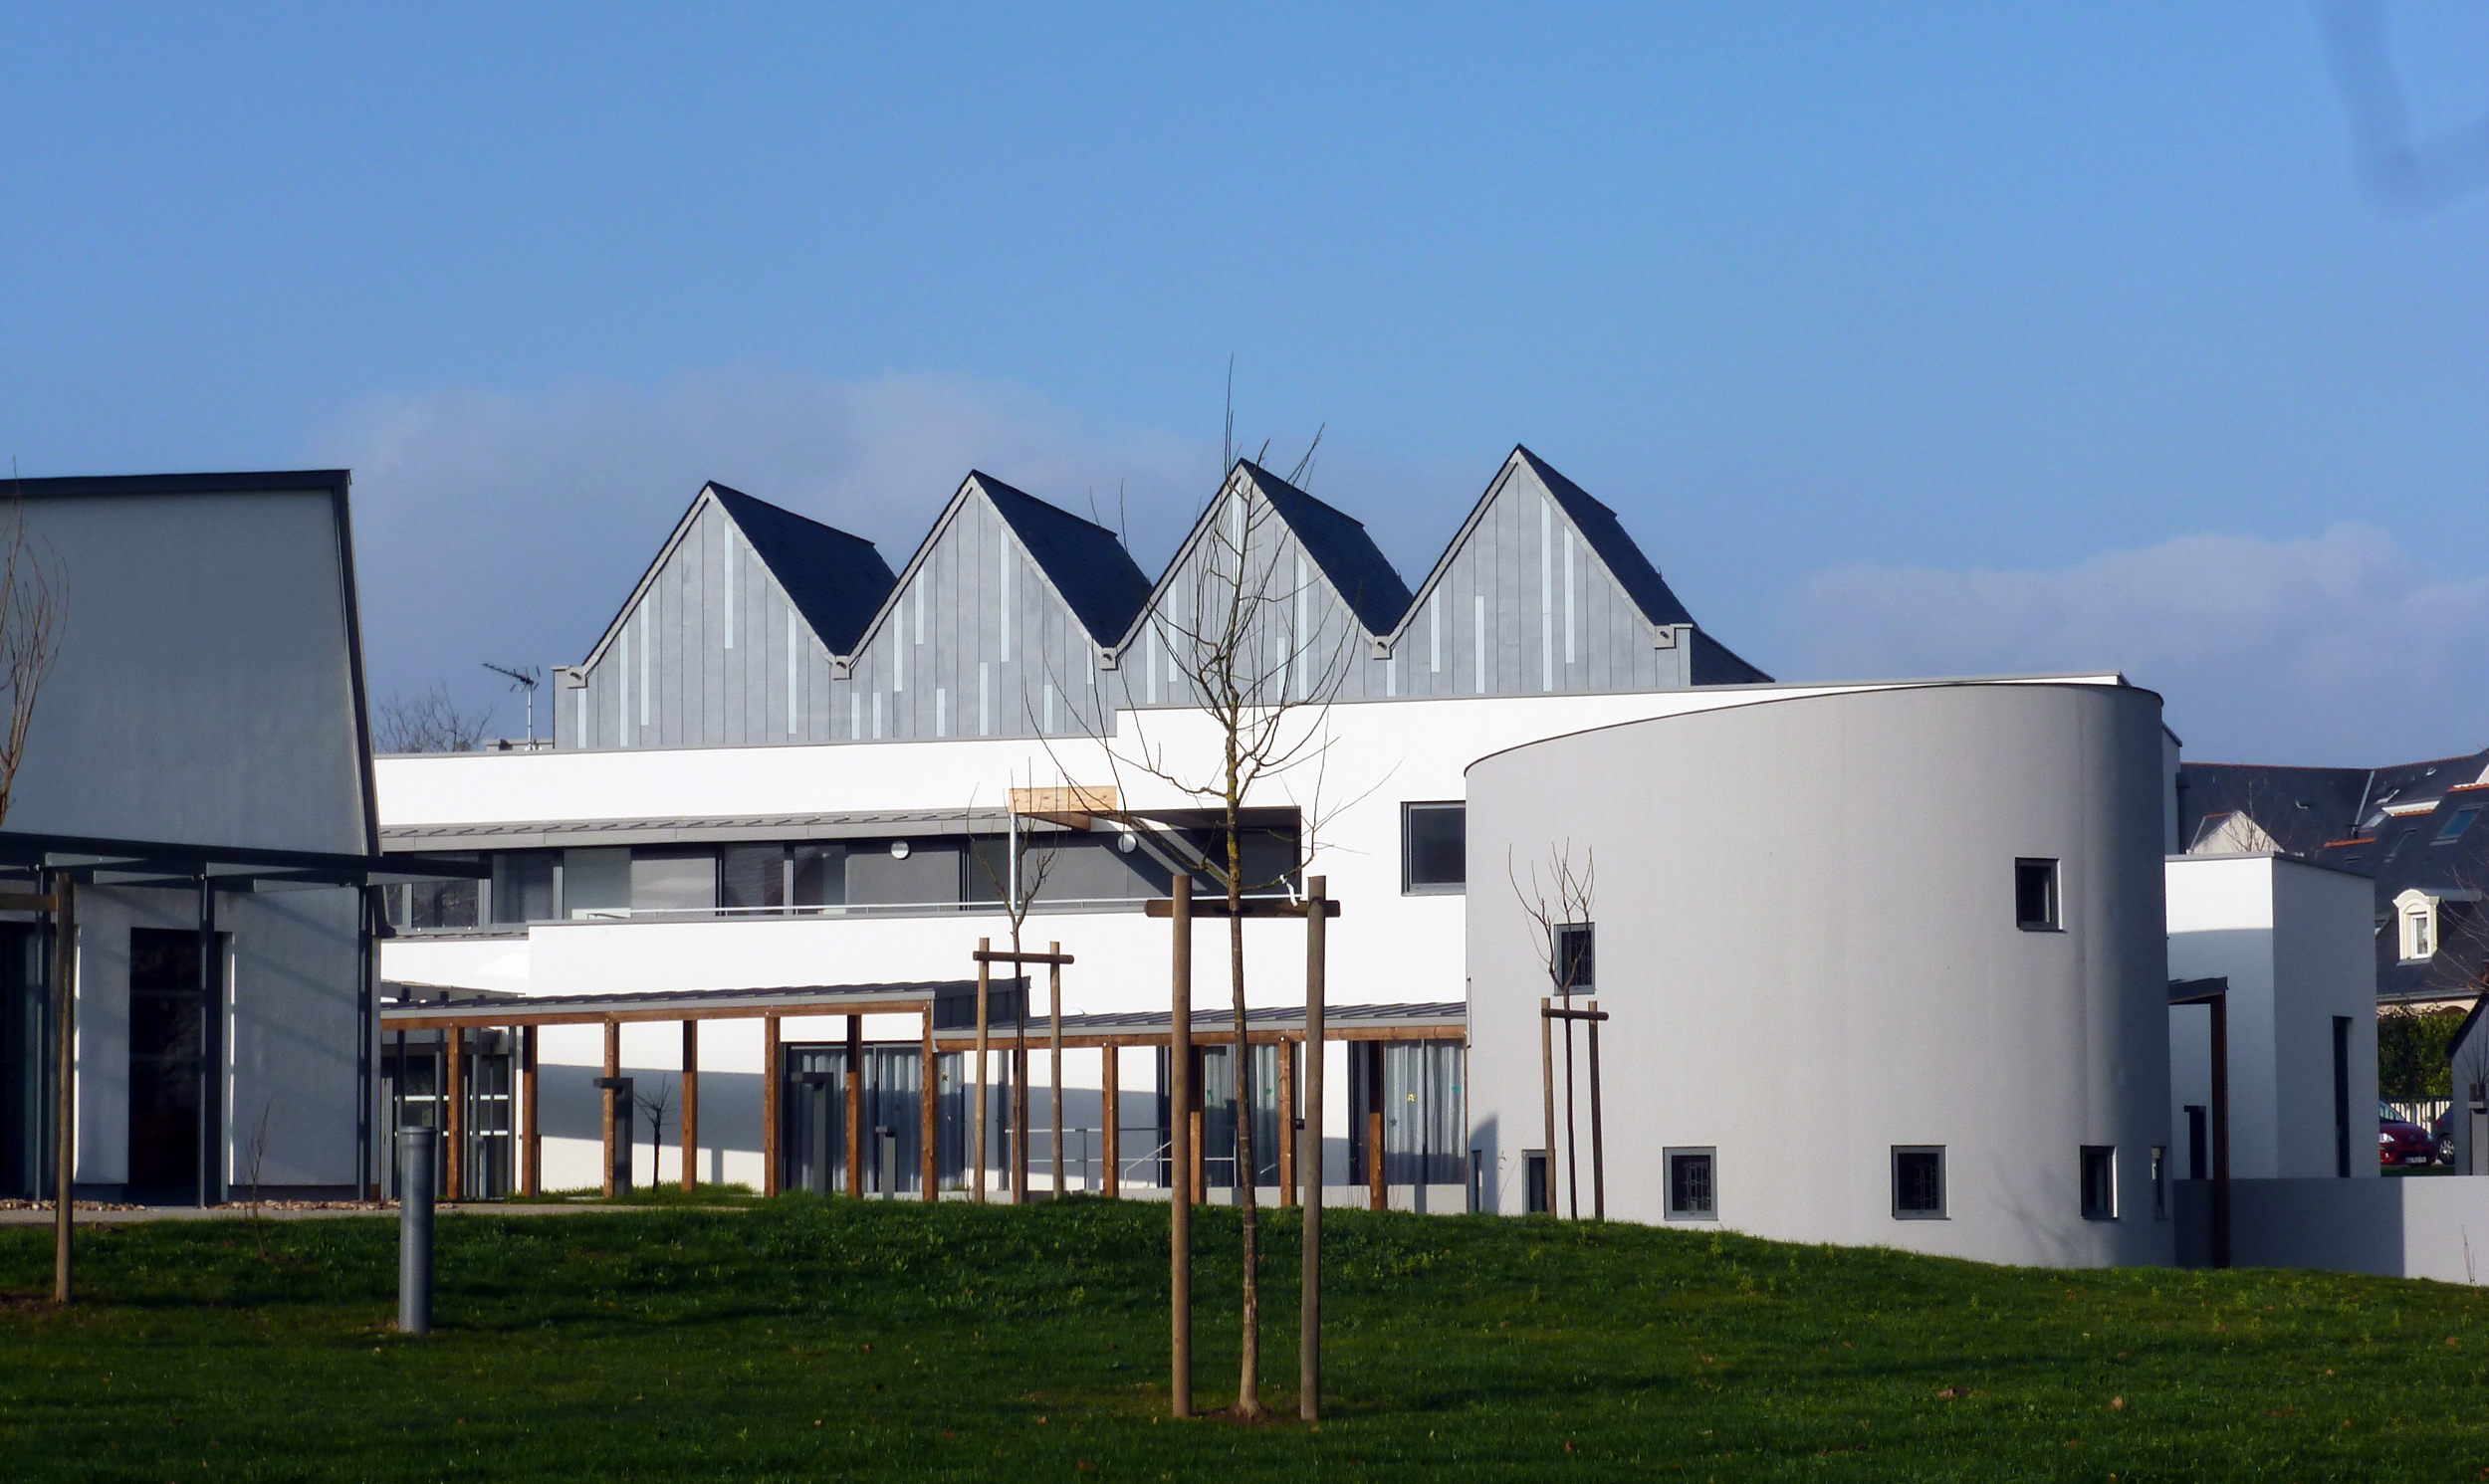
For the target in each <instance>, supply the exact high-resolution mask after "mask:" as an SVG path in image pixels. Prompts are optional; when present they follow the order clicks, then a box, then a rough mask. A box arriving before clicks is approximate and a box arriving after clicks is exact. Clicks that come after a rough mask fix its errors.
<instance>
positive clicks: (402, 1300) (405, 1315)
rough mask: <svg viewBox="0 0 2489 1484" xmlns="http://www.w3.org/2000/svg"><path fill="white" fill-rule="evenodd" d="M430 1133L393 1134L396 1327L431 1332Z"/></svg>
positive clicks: (434, 1145)
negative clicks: (395, 1228) (395, 1206)
mask: <svg viewBox="0 0 2489 1484" xmlns="http://www.w3.org/2000/svg"><path fill="white" fill-rule="evenodd" d="M435 1148H437V1142H436V1141H435V1139H434V1138H433V1133H432V1131H431V1130H430V1129H401V1130H399V1131H398V1135H397V1328H398V1330H399V1331H400V1332H401V1333H404V1334H408V1335H429V1334H431V1333H432V1156H433V1151H434V1149H435Z"/></svg>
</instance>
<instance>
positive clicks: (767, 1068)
mask: <svg viewBox="0 0 2489 1484" xmlns="http://www.w3.org/2000/svg"><path fill="white" fill-rule="evenodd" d="M778 1038H779V1024H778V1017H777V1016H776V1015H764V1016H762V1017H761V1193H762V1194H764V1195H776V1194H777V1193H778V1166H779V1158H778V1154H779V1151H778V1141H779V1128H778V1126H779V1124H780V1122H781V1121H782V1120H781V1119H780V1117H779V1098H780V1096H781V1093H780V1089H779V1084H780V1083H781V1082H783V1081H784V1080H785V1079H784V1078H783V1077H782V1076H780V1074H779V1066H778V1063H779V1060H780V1057H779V1050H778V1047H779V1039H778Z"/></svg>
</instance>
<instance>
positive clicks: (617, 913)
mask: <svg viewBox="0 0 2489 1484" xmlns="http://www.w3.org/2000/svg"><path fill="white" fill-rule="evenodd" d="M562 911H563V915H564V916H565V917H570V918H607V917H610V918H620V917H629V916H630V915H631V852H630V851H629V850H628V849H626V848H624V847H622V846H619V845H612V846H606V847H604V848H602V849H596V850H566V851H564V852H563V853H562Z"/></svg>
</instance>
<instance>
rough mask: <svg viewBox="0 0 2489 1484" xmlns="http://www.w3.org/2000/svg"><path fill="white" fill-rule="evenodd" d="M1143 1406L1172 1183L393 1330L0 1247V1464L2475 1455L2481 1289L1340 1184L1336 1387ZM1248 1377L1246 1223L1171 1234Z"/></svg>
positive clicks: (138, 1473) (549, 1278)
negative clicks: (415, 1335)
mask: <svg viewBox="0 0 2489 1484" xmlns="http://www.w3.org/2000/svg"><path fill="white" fill-rule="evenodd" d="M1295 1226H1296V1223H1295V1220H1294V1217H1293V1215H1292V1213H1290V1214H1283V1215H1277V1216H1273V1217H1271V1218H1270V1219H1269V1221H1268V1224H1267V1227H1266V1228H1265V1229H1266V1230H1268V1231H1270V1240H1269V1247H1270V1249H1271V1250H1270V1251H1269V1254H1268V1257H1267V1259H1266V1261H1267V1263H1268V1270H1267V1271H1268V1275H1269V1293H1268V1295H1267V1297H1266V1300H1265V1302H1266V1303H1267V1304H1268V1307H1269V1310H1270V1313H1269V1315H1268V1319H1267V1325H1268V1334H1267V1337H1266V1339H1265V1344H1264V1354H1265V1362H1266V1364H1265V1367H1264V1371H1265V1377H1266V1379H1265V1394H1266V1395H1267V1396H1268V1398H1269V1399H1270V1400H1271V1401H1272V1402H1273V1403H1275V1404H1278V1405H1280V1406H1282V1407H1283V1408H1284V1409H1285V1410H1286V1411H1287V1412H1288V1413H1289V1414H1290V1417H1291V1419H1290V1420H1287V1421H1283V1422H1276V1423H1271V1424H1268V1425H1261V1426H1249V1427H1248V1426H1240V1425H1236V1424H1234V1423H1230V1422H1226V1421H1221V1420H1204V1421H1196V1422H1190V1423H1177V1422H1173V1421H1169V1420H1167V1419H1166V1410H1167V1405H1166V1403H1167V1390H1166V1386H1167V1376H1166V1369H1167V1368H1166V1340H1165V1334H1166V1315H1165V1307H1164V1305H1165V1300H1164V1291H1165V1288H1164V1285H1165V1282H1166V1260H1165V1250H1166V1249H1165V1241H1166V1238H1165V1233H1166V1211H1165V1208H1164V1207H1163V1206H1151V1205H1142V1204H1115V1203H1108V1202H1101V1201H1090V1200H1075V1201H1068V1202H1064V1203H1062V1204H1059V1205H1052V1206H1035V1207H1029V1208H1024V1209H1010V1208H1005V1207H985V1208H970V1207H966V1206H961V1205H944V1206H940V1207H936V1208H931V1209H928V1208H926V1207H923V1206H920V1205H876V1204H864V1203H850V1202H844V1201H837V1202H823V1201H821V1200H818V1199H815V1198H812V1197H809V1196H801V1195H796V1196H784V1197H780V1198H778V1199H775V1200H770V1201H764V1202H759V1203H756V1204H755V1205H753V1206H752V1207H751V1208H749V1209H742V1210H733V1211H703V1210H688V1209H673V1210H669V1209H666V1208H663V1207H651V1208H647V1209H641V1210H632V1211H627V1212H621V1213H614V1214H582V1215H577V1216H551V1217H533V1218H530V1217H508V1216H496V1215H489V1214H479V1215H456V1216H445V1217H443V1218H442V1221H441V1226H440V1251H441V1261H440V1299H439V1324H440V1329H439V1332H438V1333H436V1334H434V1335H432V1336H429V1337H426V1338H422V1339H412V1338H406V1337H401V1336H397V1335H394V1334H392V1333H390V1331H389V1324H390V1322H391V1319H392V1317H393V1313H394V1303H395V1281H396V1276H395V1275H396V1235H395V1227H394V1223H393V1222H391V1221H390V1220H387V1219H385V1218H346V1219H335V1220H319V1221H295V1222H270V1223H266V1224H265V1225H262V1226H257V1227H255V1226H254V1225H253V1224H251V1223H249V1222H245V1221H229V1222H221V1221H220V1222H196V1223H194V1222H163V1223H154V1224H145V1225H130V1226H123V1227H118V1228H113V1229H110V1230H107V1231H98V1232H95V1233H93V1234H86V1235H82V1236H81V1238H80V1242H81V1249H82V1255H81V1261H82V1263H83V1273H84V1280H85V1284H86V1288H85V1294H86V1299H85V1301H84V1302H82V1303H81V1304H80V1305H79V1306H78V1307H77V1308H75V1309H74V1310H72V1311H70V1312H67V1313H62V1312H56V1311H53V1310H52V1309H51V1308H50V1306H49V1305H48V1303H42V1302H38V1301H37V1300H36V1299H35V1298H34V1297H32V1296H33V1295H35V1294H38V1293H42V1292H47V1291H48V1287H49V1280H50V1272H51V1266H50V1263H51V1259H50V1234H49V1232H47V1231H43V1230H35V1229H13V1230H9V1231H6V1232H0V1293H5V1294H6V1295H7V1297H6V1298H5V1299H0V1475H5V1476H6V1477H8V1478H11V1479H37V1478H55V1477H82V1478H83V1477H98V1478H129V1479H151V1480H160V1479H258V1478H306V1477H330V1478H350V1479H453V1478H488V1477H489V1478H514V1479H521V1478H523V1479H549V1478H560V1479H593V1480H599V1481H614V1480H626V1479H656V1478H684V1477H689V1478H737V1479H763V1478H795V1477H812V1476H820V1475H827V1474H859V1475H860V1474H872V1475H875V1476H879V1477H961V1478H970V1477H973V1478H1011V1479H1021V1478H1066V1479H1184V1478H1199V1477H1206V1476H1216V1477H1259V1478H1271V1479H1289V1480H1298V1479H1307V1478H1349V1477H1372V1478H1395V1479H1414V1478H1435V1477H1469V1476H1473V1475H1475V1476H1493V1477H1497V1478H1535V1477H1541V1476H1567V1477H1569V1476H1573V1475H1580V1476H1585V1477H1589V1476H1598V1477H1611V1478H1622V1477H1645V1476H1659V1477H1670V1478H1675V1477H1683V1478H1688V1479H1754V1478H1772V1479H1778V1478H1787V1479H1809V1480H1813V1479H1858V1478H1893V1479H1977V1480H2000V1479H2061V1478H2062V1479H2109V1478H2118V1479H2127V1480H2141V1479H2185V1478H2256V1479H2263V1478H2271V1479H2290V1480H2308V1479H2358V1480H2376V1479H2442V1480H2457V1479H2460V1480H2474V1479H2479V1478H2483V1477H2489V1404H2485V1403H2489V1295H2484V1294H2481V1293H2476V1292H2473V1291H2471V1290H2468V1289H2461V1288H2452V1287H2445V1286H2440V1285H2433V1284H2426V1283H2413V1282H2398V1281H2389V1280H2383V1279H2373V1278H2352V1277H2344V1276H2340V1275H2333V1274H2313V1273H2282V1272H2244V1273H2220V1274H2213V1273H2195V1272H2172V1271H2157V1270H2155V1271H2140V1270H2139V1271H2125V1272H2075V1273H2069V1272H2047V1271H2033V1270H2018V1269H2009V1268H1989V1267H1981V1266H1977V1265H1974V1264H1970V1263H1961V1262H1948V1261H1940V1260H1936V1259H1930V1258H1922V1257H1908V1256H1902V1255H1899V1254H1895V1253H1890V1252H1883V1251H1869V1250H1857V1249H1835V1248H1817V1247H1794V1246H1783V1245H1777V1244H1773V1243H1768V1242H1759V1241H1750V1240H1743V1239H1740V1238H1737V1237H1733V1236H1725V1235H1714V1234H1710V1233H1697V1232H1685V1231H1677V1230H1667V1231H1662V1230H1652V1229H1649V1228H1645V1227H1633V1226H1608V1227H1599V1226H1593V1225H1589V1224H1562V1225H1559V1224H1551V1223H1548V1222H1545V1221H1538V1220H1531V1221H1512V1220H1503V1221H1498V1220H1493V1219H1485V1218H1447V1217H1440V1216H1438V1217H1423V1216H1407V1215H1368V1214H1365V1213H1362V1212H1360V1213H1338V1214H1336V1215H1334V1216H1333V1218H1332V1219H1331V1220H1330V1221H1328V1222H1327V1223H1326V1225H1325V1228H1324V1229H1325V1232H1326V1235H1327V1237H1328V1251H1329V1254H1330V1256H1331V1258H1332V1261H1331V1265H1330V1273H1331V1282H1332V1292H1331V1300H1330V1310H1329V1313H1330V1325H1329V1357H1330V1360H1329V1365H1330V1372H1329V1385H1328V1386H1327V1388H1326V1391H1327V1395H1328V1404H1329V1407H1330V1412H1331V1414H1330V1417H1329V1418H1328V1419H1327V1420H1325V1421H1324V1422H1323V1423H1322V1424H1321V1426H1320V1427H1319V1428H1318V1429H1308V1428H1305V1427H1303V1426H1301V1425H1299V1424H1297V1423H1296V1422H1295V1421H1293V1420H1292V1412H1293V1391H1294V1377H1295V1333H1296V1313H1295V1282H1294V1273H1295V1270H1296V1250H1297V1249H1296V1239H1295ZM1196 1231H1197V1234H1198V1238H1199V1242H1200V1253H1201V1260H1200V1269H1199V1275H1198V1277H1197V1279H1196V1293H1197V1294H1198V1295H1199V1298H1200V1308H1199V1318H1198V1322H1197V1323H1198V1330H1197V1333H1198V1336H1199V1349H1200V1361H1199V1377H1198V1394H1199V1396H1200V1398H1201V1402H1202V1404H1203V1405H1204V1406H1205V1407H1210V1406H1217V1405H1219V1404H1221V1403H1222V1402H1223V1401H1226V1400H1229V1399H1232V1398H1233V1395H1234V1389H1235V1372H1236V1355H1237V1348H1236V1325H1235V1320H1234V1307H1235V1306H1234V1297H1235V1293H1236V1285H1237V1270H1236V1262H1235V1257H1234V1251H1235V1232H1236V1222H1235V1217H1234V1215H1233V1213H1232V1212H1229V1211H1226V1210H1223V1209H1222V1210H1211V1211H1207V1212H1205V1213H1204V1214H1203V1216H1202V1218H1201V1220H1200V1221H1199V1223H1198V1224H1197V1226H1196Z"/></svg>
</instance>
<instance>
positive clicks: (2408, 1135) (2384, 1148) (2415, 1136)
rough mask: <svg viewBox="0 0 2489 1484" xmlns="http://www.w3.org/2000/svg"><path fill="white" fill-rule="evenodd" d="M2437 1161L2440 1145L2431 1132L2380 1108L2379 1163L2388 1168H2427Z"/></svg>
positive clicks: (2377, 1125) (2390, 1110)
mask: <svg viewBox="0 0 2489 1484" xmlns="http://www.w3.org/2000/svg"><path fill="white" fill-rule="evenodd" d="M2436 1158H2437V1141H2436V1140H2434V1139H2431V1138H2429V1137H2428V1131H2427V1130H2426V1129H2423V1128H2421V1127H2420V1126H2419V1125H2417V1124H2414V1123H2406V1122H2404V1121H2403V1120H2401V1119H2399V1118H2396V1117H2394V1113H2393V1110H2392V1109H2390V1108H2386V1107H2383V1106H2382V1105H2379V1106H2378V1108H2377V1110H2376V1163H2377V1165H2378V1166H2388V1165H2426V1164H2428V1163H2429V1162H2431V1161H2433V1160H2435V1159H2436Z"/></svg>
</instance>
